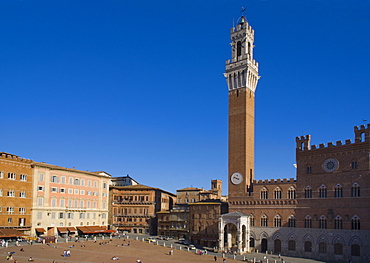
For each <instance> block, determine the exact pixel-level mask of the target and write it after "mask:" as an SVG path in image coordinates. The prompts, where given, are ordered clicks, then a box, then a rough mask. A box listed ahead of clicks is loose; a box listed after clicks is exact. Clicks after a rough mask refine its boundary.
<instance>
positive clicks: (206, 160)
mask: <svg viewBox="0 0 370 263" xmlns="http://www.w3.org/2000/svg"><path fill="white" fill-rule="evenodd" d="M242 6H245V7H246V11H245V15H246V17H247V19H248V21H249V23H250V24H251V25H252V27H253V28H254V29H255V46H256V47H255V49H254V58H255V59H256V60H257V61H258V62H259V69H260V75H261V79H260V81H259V84H258V86H257V91H256V123H255V124H256V134H255V140H256V141H255V178H256V179H271V178H291V177H295V168H294V167H293V165H292V164H294V163H295V137H296V136H300V135H303V134H311V135H312V143H313V144H319V143H327V142H331V141H333V142H335V141H337V140H345V139H353V126H355V125H361V124H365V123H368V122H370V110H369V97H370V96H369V95H370V91H369V83H370V74H369V62H370V48H369V47H370V34H369V32H370V16H369V13H370V1H359V0H351V1H348V0H346V1H343V0H342V1H341V0H311V1H308V0H300V1H296V0H281V1H279V0H265V1H262V0H260V1H258V0H255V1H230V0H219V1H211V0H208V1H206V0H187V1H180V0H179V1H173V0H167V1H164V0H163V1H162V0H160V1H146V0H143V1H125V0H111V1H103V0H89V1H83V0H81V1H72V0H66V1H47V0H39V1H38V0H33V1H30V0H23V1H21V0H1V1H0V33H1V38H0V61H1V62H0V87H1V101H2V108H1V111H0V117H1V139H0V145H1V148H0V151H5V152H10V153H13V154H16V155H19V156H21V157H24V158H29V159H32V160H35V161H40V162H47V163H50V164H54V165H59V166H63V167H70V168H71V167H75V168H76V169H80V170H89V171H97V170H99V171H100V170H104V171H106V172H108V173H110V174H112V175H114V176H119V175H126V174H130V176H131V177H133V178H134V179H136V180H137V181H139V182H140V183H142V184H145V185H149V186H154V187H159V188H162V189H164V190H168V191H171V192H175V191H176V189H180V188H184V187H187V186H194V187H205V188H206V189H209V188H210V180H211V179H221V180H223V181H224V193H225V194H226V193H227V129H228V127H227V114H228V113H227V103H228V101H227V96H228V95H227V86H226V82H225V79H224V77H223V72H224V70H225V61H226V60H227V59H230V52H231V51H230V46H229V43H230V40H229V30H230V28H231V27H232V25H233V19H234V20H236V19H237V18H238V17H239V16H240V10H241V7H242ZM363 119H367V120H368V121H367V122H364V121H363Z"/></svg>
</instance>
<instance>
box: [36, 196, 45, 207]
mask: <svg viewBox="0 0 370 263" xmlns="http://www.w3.org/2000/svg"><path fill="white" fill-rule="evenodd" d="M43 204H44V198H42V197H38V198H37V205H38V206H42V205H43Z"/></svg>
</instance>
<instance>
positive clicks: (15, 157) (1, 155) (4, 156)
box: [0, 152, 32, 163]
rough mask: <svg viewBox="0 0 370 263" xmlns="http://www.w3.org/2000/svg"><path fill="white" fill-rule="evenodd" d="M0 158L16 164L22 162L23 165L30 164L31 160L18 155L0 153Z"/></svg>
mask: <svg viewBox="0 0 370 263" xmlns="http://www.w3.org/2000/svg"><path fill="white" fill-rule="evenodd" d="M0 158H1V159H9V160H13V161H18V162H24V163H32V160H29V159H25V158H22V157H19V156H18V155H15V154H11V153H6V152H0Z"/></svg>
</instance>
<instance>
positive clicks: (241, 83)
mask: <svg viewBox="0 0 370 263" xmlns="http://www.w3.org/2000/svg"><path fill="white" fill-rule="evenodd" d="M230 39H231V44H230V45H231V50H232V52H231V56H232V58H231V60H227V61H226V72H225V73H224V76H225V77H226V81H227V85H228V90H229V168H228V178H229V183H228V186H229V187H228V194H229V200H230V201H232V200H235V199H238V198H237V197H243V196H246V195H248V194H247V193H248V191H250V190H251V189H250V186H251V182H252V180H253V178H254V94H255V90H256V86H257V82H258V79H259V76H258V63H257V62H256V61H255V60H254V59H253V47H254V46H253V42H254V30H253V29H252V27H251V26H250V25H249V24H248V22H247V20H246V18H245V17H244V16H242V17H240V18H239V20H238V23H237V25H236V26H235V27H233V28H231V31H230Z"/></svg>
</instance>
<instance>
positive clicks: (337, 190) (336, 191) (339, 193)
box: [334, 184, 343, 198]
mask: <svg viewBox="0 0 370 263" xmlns="http://www.w3.org/2000/svg"><path fill="white" fill-rule="evenodd" d="M334 197H337V198H338V197H343V188H342V186H341V185H340V184H337V185H336V186H335V189H334Z"/></svg>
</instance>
